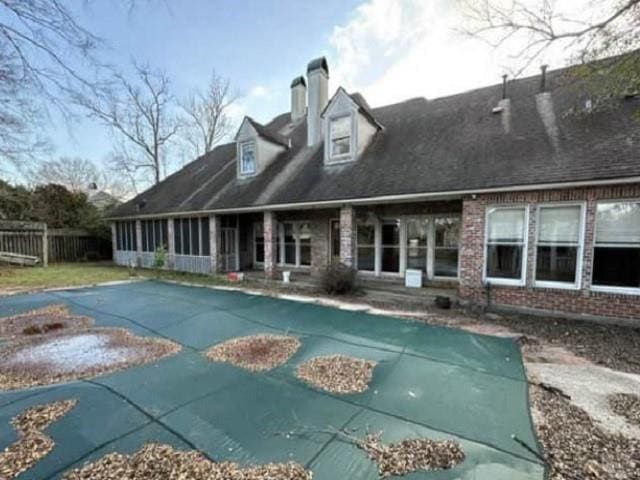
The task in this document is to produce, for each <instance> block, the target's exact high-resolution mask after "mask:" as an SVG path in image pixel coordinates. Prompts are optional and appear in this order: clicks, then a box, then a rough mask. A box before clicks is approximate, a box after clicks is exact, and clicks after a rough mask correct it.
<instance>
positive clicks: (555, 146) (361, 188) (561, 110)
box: [113, 70, 640, 217]
mask: <svg viewBox="0 0 640 480" xmlns="http://www.w3.org/2000/svg"><path fill="white" fill-rule="evenodd" d="M562 74H563V70H558V71H555V72H550V73H548V74H547V78H548V81H547V87H548V90H549V91H550V93H549V94H546V95H548V97H547V99H545V97H544V96H540V95H537V93H538V90H539V83H540V82H539V77H529V78H525V79H520V80H516V81H513V82H511V83H510V84H509V90H508V91H509V98H510V105H509V107H508V109H506V110H508V113H507V112H506V111H503V112H502V113H500V114H492V109H493V108H494V107H495V106H496V105H498V103H499V102H500V100H501V98H502V85H494V86H490V87H486V88H481V89H477V90H472V91H469V92H466V93H461V94H458V95H452V96H448V97H444V98H439V99H436V100H431V101H427V100H426V99H424V98H415V99H411V100H407V101H405V102H401V103H396V104H393V105H387V106H384V107H380V108H373V109H371V114H372V115H373V116H374V117H375V118H376V119H377V120H378V121H379V122H380V123H381V124H382V125H384V129H383V130H380V131H378V133H377V134H376V136H375V137H374V139H373V140H372V142H371V144H370V145H369V146H368V147H367V148H366V149H365V151H364V152H363V153H362V155H361V157H360V158H358V160H357V161H355V162H353V163H350V164H342V165H339V166H337V165H336V166H325V165H324V163H323V147H317V148H309V147H307V146H306V121H303V122H301V123H300V124H298V125H295V126H293V127H292V125H291V123H290V115H289V113H284V114H282V115H280V116H278V117H276V118H275V119H273V120H272V121H271V122H270V123H269V124H268V125H266V126H264V128H265V129H266V130H267V131H269V132H283V131H289V130H290V133H288V135H287V136H288V139H290V140H291V148H289V149H288V150H287V151H286V152H284V153H283V154H281V155H280V156H279V157H278V158H277V159H276V160H275V161H274V162H273V163H272V164H270V165H269V166H268V167H267V168H266V169H265V171H263V172H262V173H261V174H260V175H258V176H257V177H255V178H253V179H251V180H238V179H237V178H236V169H235V167H234V165H235V155H236V149H235V145H234V144H226V145H221V146H219V147H217V148H216V149H215V150H214V151H212V152H210V153H209V154H207V155H205V156H203V157H200V158H198V159H197V160H195V161H194V162H192V163H191V164H189V165H187V166H186V167H184V168H183V169H182V170H180V171H178V172H176V173H174V174H173V175H171V176H169V177H168V178H167V179H165V180H164V181H163V182H161V183H160V184H158V185H156V186H154V187H152V188H151V189H149V190H147V191H146V192H144V193H142V194H140V195H139V196H138V197H136V198H135V199H133V200H132V201H130V202H127V203H125V204H123V205H121V206H120V207H119V208H117V209H116V210H115V212H114V214H113V216H114V217H117V216H135V215H141V214H161V213H172V212H193V211H200V210H204V211H210V210H218V209H234V208H247V207H261V206H267V205H276V204H290V203H303V202H304V203H306V202H320V201H331V200H349V199H355V198H370V197H378V196H385V195H402V194H416V193H437V192H454V191H470V190H481V189H488V188H499V187H512V186H528V185H538V184H547V183H560V182H577V181H593V180H605V179H618V178H624V177H630V176H640V122H639V121H638V120H637V119H636V118H633V113H634V112H636V111H638V109H640V98H637V97H636V98H629V99H624V100H620V102H619V104H618V106H617V108H613V109H609V110H605V111H599V112H594V113H591V114H589V115H566V114H565V113H566V112H567V111H569V110H570V108H571V107H575V105H576V104H577V103H578V102H579V100H580V99H581V98H583V97H582V92H581V91H580V88H579V87H578V86H575V85H573V86H572V85H564V84H561V82H560V78H561V76H562ZM549 98H550V99H551V101H548V99H549ZM288 139H287V140H288ZM142 199H144V200H145V201H146V203H145V206H144V207H143V208H142V209H140V210H138V208H137V205H138V203H139V202H140V201H141V200H142Z"/></svg>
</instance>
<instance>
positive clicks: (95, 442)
mask: <svg viewBox="0 0 640 480" xmlns="http://www.w3.org/2000/svg"><path fill="white" fill-rule="evenodd" d="M54 303H65V304H66V305H68V306H69V308H70V309H71V311H73V312H74V313H77V314H82V315H88V316H91V317H92V318H94V319H95V323H96V325H100V326H119V327H125V328H128V329H130V330H131V331H132V332H134V333H135V334H137V335H149V336H163V337H166V338H169V339H171V340H174V341H176V342H178V343H180V344H181V345H182V346H183V349H182V351H181V352H180V353H178V354H177V355H174V356H171V357H168V358H165V359H163V360H160V361H158V362H155V363H152V364H147V365H144V366H140V367H135V368H131V369H128V370H124V371H121V372H118V373H114V374H110V375H104V376H101V377H97V378H94V379H92V380H89V381H78V382H73V383H68V384H61V385H54V386H47V387H40V388H33V389H27V390H20V391H11V392H2V393H0V439H1V440H0V448H4V447H6V446H7V445H9V444H10V443H11V442H13V441H14V440H15V433H14V432H13V430H12V429H11V426H10V423H9V422H10V420H11V418H12V417H14V416H15V415H16V414H18V413H20V412H21V411H22V410H24V409H25V408H28V407H30V406H32V405H39V404H43V403H48V402H51V401H54V400H58V399H65V398H77V399H78V404H77V406H76V408H75V409H73V410H72V411H71V412H70V413H69V414H67V415H66V416H65V417H63V418H62V419H61V420H60V421H58V422H57V423H55V424H53V425H52V426H51V427H50V428H49V429H48V430H47V434H48V435H50V436H51V437H52V438H53V439H54V440H55V443H56V446H55V449H54V450H53V452H52V453H51V454H50V455H48V456H47V457H45V458H44V459H43V460H42V461H41V462H39V463H38V464H36V465H35V467H33V468H32V469H31V470H28V471H27V472H25V473H24V474H22V476H20V477H19V478H33V479H48V478H59V477H60V476H61V475H62V473H63V472H65V471H66V470H68V469H70V468H73V467H77V466H80V465H82V464H83V463H84V462H86V461H90V460H95V459H97V458H99V457H101V456H103V455H104V454H106V453H109V452H114V451H117V452H122V453H131V452H134V451H135V450H137V449H138V448H139V447H140V446H142V445H143V444H144V443H145V442H150V441H153V442H162V443H168V444H171V445H174V446H176V447H179V448H182V449H194V448H197V449H198V450H200V451H202V452H204V453H205V454H206V455H207V456H208V457H209V458H212V459H214V460H220V461H221V460H231V461H236V462H239V463H240V464H242V465H246V464H254V463H265V462H284V461H290V460H293V461H296V462H299V463H300V464H302V465H304V466H306V467H307V468H309V469H310V470H312V471H313V478H314V479H316V480H324V479H327V480H333V479H347V478H348V479H352V480H360V479H376V478H378V475H377V470H376V466H375V464H373V463H372V462H371V461H370V460H369V459H368V458H367V456H366V454H365V453H364V452H363V451H362V450H359V449H358V448H356V447H354V446H353V445H352V444H350V443H348V442H345V441H344V440H343V439H341V438H338V436H336V435H335V434H334V433H333V432H334V431H335V430H336V429H349V430H350V431H354V432H356V433H357V434H361V435H364V434H365V432H367V431H369V432H379V431H381V432H383V433H382V440H383V441H384V442H396V441H400V440H402V439H405V438H415V437H429V438H432V439H436V440H439V439H454V440H456V441H458V442H459V443H460V444H461V446H462V449H463V451H464V453H465V456H466V458H465V460H464V462H462V463H461V464H459V465H457V466H456V467H454V468H453V469H451V470H443V471H435V472H416V473H412V474H409V475H406V476H405V477H403V478H406V479H408V480H414V479H438V480H444V479H469V480H472V479H473V480H476V479H477V480H480V479H487V480H524V479H527V480H529V479H531V480H533V479H535V480H538V479H540V480H541V479H543V478H544V473H545V472H544V466H543V465H542V462H541V461H540V460H539V458H538V456H537V454H539V446H538V443H537V440H536V438H535V434H534V432H533V426H532V423H531V419H530V416H529V405H528V396H527V383H526V381H525V374H524V368H523V364H522V359H521V356H520V351H519V348H518V346H517V344H516V343H515V342H513V341H512V340H509V339H502V338H495V337H490V336H484V335H475V334H471V333H467V332H463V331H458V330H454V329H449V328H443V327H437V326H428V325H423V324H419V323H416V322H409V321H404V320H399V319H396V318H388V317H384V316H377V315H369V314H365V313H359V312H352V311H346V310H338V309H334V308H328V307H322V306H318V305H314V304H308V303H300V302H292V301H286V300H279V299H274V298H269V297H266V296H258V295H246V294H243V293H239V292H231V291H223V290H211V289H206V288H197V287H184V286H178V285H172V284H165V283H160V282H152V281H145V282H137V283H131V284H121V285H112V286H104V287H96V288H86V289H76V290H67V291H59V292H48V293H41V294H34V295H22V296H16V297H10V298H4V299H2V300H0V316H6V315H13V314H15V313H19V312H22V311H27V310H31V309H34V308H38V307H42V306H45V305H50V304H54ZM258 333H280V334H282V333H287V334H288V335H295V336H297V337H298V338H299V339H300V341H301V344H302V346H301V348H300V349H299V350H298V351H297V353H296V354H295V355H294V356H293V357H292V358H291V359H290V360H289V361H288V362H287V363H286V364H285V365H283V366H281V367H279V368H276V369H274V370H272V371H270V372H268V373H250V372H247V371H245V370H241V369H239V368H236V367H233V366H231V365H227V364H220V363H212V362H210V361H208V360H206V359H205V358H204V357H203V355H202V351H204V350H206V349H207V348H208V347H210V346H211V345H214V344H216V343H219V342H221V341H224V340H227V339H230V338H233V337H239V336H245V335H252V334H258ZM327 354H344V355H350V356H354V357H359V358H364V359H370V360H374V361H376V362H377V366H376V368H375V370H374V375H373V380H372V383H371V385H370V387H369V389H368V390H367V391H366V392H364V393H362V394H356V395H330V394H327V393H324V392H321V391H318V390H315V389H313V388H312V387H309V386H307V385H306V384H304V383H302V382H300V381H299V380H298V379H297V378H296V377H295V376H294V371H295V368H296V366H297V365H298V364H300V363H302V362H304V361H306V360H308V359H310V358H312V357H315V356H318V355H327ZM514 436H515V437H517V439H519V440H520V442H518V441H516V440H514ZM522 443H524V444H525V445H526V446H527V447H525V446H523V445H522Z"/></svg>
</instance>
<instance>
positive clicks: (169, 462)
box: [62, 443, 311, 480]
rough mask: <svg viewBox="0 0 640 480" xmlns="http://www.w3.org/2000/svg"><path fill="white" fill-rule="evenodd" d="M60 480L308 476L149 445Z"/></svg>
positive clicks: (285, 479)
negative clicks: (244, 466)
mask: <svg viewBox="0 0 640 480" xmlns="http://www.w3.org/2000/svg"><path fill="white" fill-rule="evenodd" d="M62 478H63V480H89V479H90V480H112V479H115V478H118V479H126V480H147V479H169V478H173V479H189V480H215V479H220V480H311V472H309V471H306V470H305V469H304V468H303V467H302V466H300V465H299V464H297V463H293V462H289V463H280V464H276V463H269V464H266V465H257V466H251V467H247V468H241V467H239V466H238V465H237V464H235V463H232V462H221V463H216V462H212V461H211V460H209V459H208V458H206V457H205V456H204V455H203V454H201V453H200V452H196V451H188V452H185V451H180V450H176V449H174V448H173V447H171V446H169V445H161V444H154V443H149V444H147V445H145V446H144V447H142V448H141V449H140V450H138V451H137V452H136V453H134V454H132V455H122V454H120V453H110V454H108V455H105V456H104V457H102V458H101V459H100V460H98V461H96V462H93V463H87V464H85V465H84V466H83V467H82V468H79V469H75V470H72V471H69V472H67V473H65V474H64V476H63V477H62Z"/></svg>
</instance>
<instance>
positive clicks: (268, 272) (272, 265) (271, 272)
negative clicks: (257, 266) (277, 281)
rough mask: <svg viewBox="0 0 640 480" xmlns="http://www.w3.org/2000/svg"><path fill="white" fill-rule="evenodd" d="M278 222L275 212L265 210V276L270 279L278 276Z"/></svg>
mask: <svg viewBox="0 0 640 480" xmlns="http://www.w3.org/2000/svg"><path fill="white" fill-rule="evenodd" d="M277 231H278V224H277V222H276V214H275V213H274V212H264V276H265V277H266V278H268V279H273V278H275V277H276V260H277V258H278V257H277V252H276V248H277V242H276V235H277Z"/></svg>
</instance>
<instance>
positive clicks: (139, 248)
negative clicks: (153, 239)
mask: <svg viewBox="0 0 640 480" xmlns="http://www.w3.org/2000/svg"><path fill="white" fill-rule="evenodd" d="M136 264H137V265H138V267H141V266H142V221H141V220H136Z"/></svg>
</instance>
